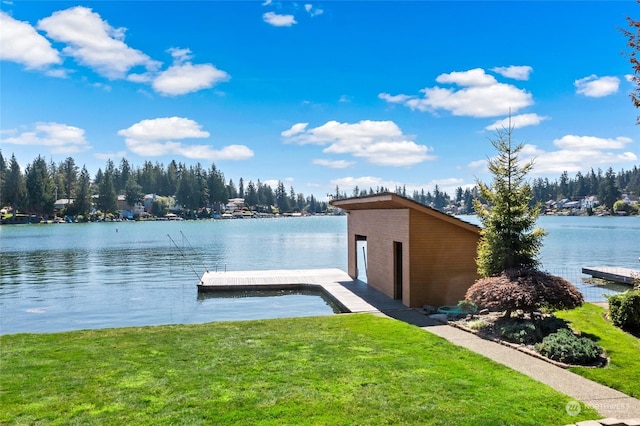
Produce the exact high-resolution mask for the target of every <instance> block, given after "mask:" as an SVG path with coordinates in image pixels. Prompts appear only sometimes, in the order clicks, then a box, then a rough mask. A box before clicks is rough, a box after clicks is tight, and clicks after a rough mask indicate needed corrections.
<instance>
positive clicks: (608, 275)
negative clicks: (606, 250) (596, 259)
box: [582, 266, 640, 285]
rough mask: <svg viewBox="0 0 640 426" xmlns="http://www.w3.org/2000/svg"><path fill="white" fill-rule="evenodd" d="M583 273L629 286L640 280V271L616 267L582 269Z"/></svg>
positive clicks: (588, 267)
mask: <svg viewBox="0 0 640 426" xmlns="http://www.w3.org/2000/svg"><path fill="white" fill-rule="evenodd" d="M582 273H583V274H587V275H591V276H592V277H594V278H601V279H603V280H607V281H613V282H616V283H623V284H629V285H633V284H634V281H635V280H640V270H637V269H631V268H618V267H615V266H587V267H585V268H582Z"/></svg>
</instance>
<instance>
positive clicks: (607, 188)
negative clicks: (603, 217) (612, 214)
mask: <svg viewBox="0 0 640 426" xmlns="http://www.w3.org/2000/svg"><path fill="white" fill-rule="evenodd" d="M619 199H620V190H619V189H618V187H617V186H616V175H615V173H614V172H613V169H612V168H611V167H609V169H608V170H607V172H606V173H605V175H604V178H603V179H602V181H601V182H600V187H599V188H598V201H599V202H600V204H602V205H604V206H605V207H606V208H607V209H609V211H613V204H614V203H615V202H616V201H618V200H619Z"/></svg>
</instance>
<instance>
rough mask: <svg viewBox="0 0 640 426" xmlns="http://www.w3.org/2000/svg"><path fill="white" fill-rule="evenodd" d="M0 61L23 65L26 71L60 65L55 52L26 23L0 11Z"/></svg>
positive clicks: (46, 41) (45, 40)
mask: <svg viewBox="0 0 640 426" xmlns="http://www.w3.org/2000/svg"><path fill="white" fill-rule="evenodd" d="M0 27H2V31H0V60H3V61H12V62H17V63H20V64H23V65H24V66H25V67H26V68H27V69H38V68H45V67H48V66H51V65H57V64H60V63H62V60H61V59H60V55H59V53H58V51H57V50H55V49H54V48H53V47H51V43H49V40H47V39H46V38H44V37H42V36H41V35H40V34H38V32H37V31H36V30H35V29H34V28H33V27H32V26H31V25H30V24H29V23H27V22H22V21H18V20H16V19H14V18H12V17H11V16H9V15H8V14H7V13H5V12H2V11H0Z"/></svg>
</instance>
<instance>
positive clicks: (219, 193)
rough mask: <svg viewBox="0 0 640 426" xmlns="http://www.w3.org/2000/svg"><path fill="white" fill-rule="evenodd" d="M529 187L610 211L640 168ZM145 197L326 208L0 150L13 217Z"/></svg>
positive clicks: (176, 176)
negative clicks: (588, 200) (26, 159)
mask: <svg viewBox="0 0 640 426" xmlns="http://www.w3.org/2000/svg"><path fill="white" fill-rule="evenodd" d="M530 185H531V189H532V200H531V203H532V205H533V204H535V203H538V202H542V203H544V202H546V201H549V200H560V199H563V198H567V199H580V198H584V197H587V196H591V195H594V196H597V197H598V200H599V202H600V204H603V205H605V206H607V207H608V208H609V209H612V208H613V204H614V203H615V202H616V201H617V200H618V199H619V198H620V196H621V194H622V193H626V194H629V195H638V194H640V169H639V168H638V167H637V166H634V167H633V169H631V170H626V171H625V170H622V171H620V172H618V173H615V172H614V171H613V169H612V168H609V169H608V170H607V171H606V172H604V173H603V172H602V171H601V170H600V169H598V170H597V171H594V170H593V169H591V171H590V172H589V173H587V174H586V175H583V174H582V173H580V172H578V173H577V174H576V175H575V177H574V178H569V176H568V174H567V172H564V173H562V175H561V176H560V178H559V179H557V180H555V181H549V179H542V178H538V179H534V180H533V181H532V182H531V183H530ZM384 192H389V188H386V187H380V186H379V187H376V188H375V189H374V188H368V189H361V188H359V187H358V186H356V187H355V188H353V190H352V192H351V193H350V194H347V192H346V191H341V190H340V188H339V187H338V186H336V188H335V192H334V193H333V194H327V195H329V197H330V198H346V197H349V196H352V197H357V196H366V195H373V194H378V193H384ZM394 192H396V193H397V194H400V195H402V196H405V197H408V198H411V199H413V200H415V201H417V202H419V203H421V204H424V205H427V206H430V207H433V208H436V209H438V210H443V211H447V210H455V211H457V212H459V213H474V212H475V210H474V205H473V200H474V199H477V200H480V201H481V202H484V201H483V197H482V196H481V194H480V191H479V190H478V187H477V186H475V187H473V188H471V189H469V188H467V189H463V188H462V187H458V188H457V189H456V190H455V194H454V196H453V197H451V196H450V195H449V194H447V193H446V192H445V191H442V190H440V189H439V187H438V186H437V185H436V186H435V188H434V190H433V191H427V192H425V191H424V189H422V190H420V191H418V190H415V191H413V192H412V193H411V194H409V193H407V190H406V187H405V186H401V187H400V186H397V187H396V188H394ZM145 194H156V195H158V196H159V197H175V201H176V204H177V205H179V206H181V207H182V210H183V212H184V214H185V215H186V216H189V215H196V214H199V213H201V211H202V209H208V210H209V211H212V212H220V210H221V208H222V206H224V205H225V204H226V203H227V202H228V201H229V199H233V198H244V200H245V204H246V205H247V206H249V207H250V208H251V209H252V210H255V211H259V212H271V211H272V207H275V208H277V209H278V210H279V212H281V213H286V212H308V213H321V212H325V211H326V210H327V208H328V205H327V202H326V201H320V200H318V199H316V198H315V197H314V196H313V195H310V196H305V195H304V194H303V193H296V192H295V190H294V188H293V186H290V187H289V188H288V189H287V188H286V187H285V185H284V183H283V182H282V181H278V183H277V185H276V187H275V188H272V187H271V186H270V185H268V184H265V183H263V182H261V181H260V180H257V181H256V182H253V181H249V182H245V181H244V180H243V178H240V180H239V181H238V184H237V185H236V184H235V183H234V182H233V180H232V179H229V180H228V181H227V180H226V179H225V176H224V174H223V173H222V171H221V170H219V169H218V168H217V167H216V165H215V164H213V163H212V164H211V166H210V167H209V168H208V169H206V168H204V167H203V166H202V165H201V164H200V163H198V164H196V165H195V166H186V165H185V164H183V163H178V162H176V161H171V162H170V163H169V164H168V165H167V166H166V167H165V166H164V165H163V164H160V163H157V162H156V163H152V162H151V161H145V162H144V164H143V166H142V167H134V166H132V165H131V164H130V163H129V161H128V160H127V159H125V158H123V159H122V160H121V161H120V164H119V165H118V166H116V165H115V164H114V162H113V161H112V160H107V162H106V165H105V167H104V169H102V168H100V169H98V171H97V173H96V174H95V176H94V178H93V179H91V176H90V174H89V172H88V171H87V168H86V167H85V166H82V167H81V168H80V167H79V166H78V165H77V164H76V162H75V160H74V159H73V158H72V157H67V158H66V159H65V160H64V161H61V162H60V163H58V164H56V163H55V162H53V161H51V162H47V161H46V160H45V159H44V158H43V157H42V156H41V155H38V156H37V157H36V158H35V159H34V160H33V161H32V162H31V163H29V164H28V165H27V166H26V168H25V170H24V172H23V171H22V170H21V168H20V165H19V163H18V161H17V160H16V158H15V155H12V156H11V159H10V160H9V161H6V160H5V159H4V157H3V156H2V152H1V151H0V207H1V206H10V207H12V208H13V211H15V212H25V213H28V214H35V215H40V216H50V215H52V214H53V212H54V203H55V201H56V200H57V199H69V200H73V201H72V203H70V204H69V205H68V206H67V208H66V211H65V214H67V215H69V216H78V215H81V216H83V217H88V215H89V214H90V212H91V211H92V210H93V208H94V207H95V208H96V209H97V210H99V211H100V212H101V213H103V214H109V213H112V214H115V213H117V212H118V210H119V209H118V205H117V200H118V195H123V196H124V197H125V200H126V201H127V204H129V205H130V206H133V205H135V204H136V203H140V202H142V201H143V199H144V195H145ZM158 202H160V201H158ZM156 207H158V208H157V209H156ZM166 208H167V206H156V205H154V214H159V213H160V212H162V211H165V212H166Z"/></svg>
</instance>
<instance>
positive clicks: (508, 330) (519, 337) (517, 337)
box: [497, 321, 538, 344]
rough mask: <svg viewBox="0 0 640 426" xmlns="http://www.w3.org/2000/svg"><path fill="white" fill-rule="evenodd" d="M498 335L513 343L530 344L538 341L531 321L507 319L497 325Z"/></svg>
mask: <svg viewBox="0 0 640 426" xmlns="http://www.w3.org/2000/svg"><path fill="white" fill-rule="evenodd" d="M497 331H498V336H500V338H502V339H504V340H507V341H509V342H513V343H524V344H530V343H535V342H537V341H538V339H537V338H536V326H535V324H534V323H533V322H532V321H508V322H505V323H503V324H502V325H501V326H499V327H498V330H497Z"/></svg>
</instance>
